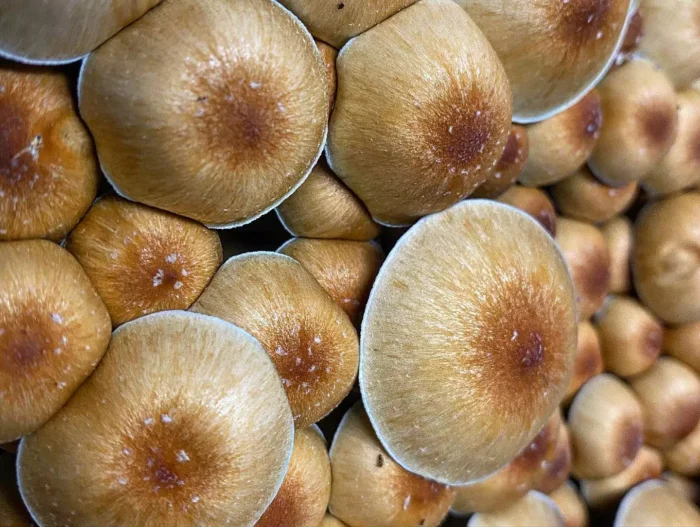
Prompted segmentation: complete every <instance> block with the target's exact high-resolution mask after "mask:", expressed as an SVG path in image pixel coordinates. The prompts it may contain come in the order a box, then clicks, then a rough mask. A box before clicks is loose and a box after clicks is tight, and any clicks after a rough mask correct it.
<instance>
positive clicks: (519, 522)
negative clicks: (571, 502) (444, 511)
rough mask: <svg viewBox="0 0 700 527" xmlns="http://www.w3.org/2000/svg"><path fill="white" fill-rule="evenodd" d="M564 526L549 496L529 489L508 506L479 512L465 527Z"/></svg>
mask: <svg viewBox="0 0 700 527" xmlns="http://www.w3.org/2000/svg"><path fill="white" fill-rule="evenodd" d="M533 525H537V527H564V525H565V524H564V516H562V513H561V511H560V510H559V507H557V504H556V503H554V501H552V500H551V499H550V497H549V496H547V495H545V494H542V493H540V492H537V491H535V490H531V491H530V492H528V493H527V494H526V495H525V497H523V498H520V499H519V500H518V501H516V502H515V503H514V504H512V505H511V506H510V507H507V508H504V509H501V510H499V511H496V512H480V513H477V514H475V515H473V516H472V517H471V518H469V521H468V522H467V527H532V526H533Z"/></svg>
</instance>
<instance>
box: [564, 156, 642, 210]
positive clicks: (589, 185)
mask: <svg viewBox="0 0 700 527" xmlns="http://www.w3.org/2000/svg"><path fill="white" fill-rule="evenodd" d="M636 197H637V182H636V181H630V182H629V183H627V184H626V185H623V186H621V187H610V186H608V185H606V184H605V183H601V182H600V181H598V180H597V179H596V178H594V177H593V175H592V174H591V172H590V170H588V169H587V168H585V167H584V168H582V169H581V170H579V171H578V172H576V173H575V174H574V175H572V176H569V177H568V178H566V179H564V180H562V181H560V182H559V183H557V184H556V185H554V187H553V188H552V198H553V199H554V204H555V205H556V206H557V209H558V210H559V211H560V212H561V213H562V214H564V215H566V216H569V217H571V218H575V219H578V220H583V221H590V222H592V223H602V222H605V221H608V220H610V219H612V218H613V217H614V216H617V215H618V214H623V213H624V212H625V211H626V210H627V209H628V208H629V206H630V205H632V203H633V202H634V198H636Z"/></svg>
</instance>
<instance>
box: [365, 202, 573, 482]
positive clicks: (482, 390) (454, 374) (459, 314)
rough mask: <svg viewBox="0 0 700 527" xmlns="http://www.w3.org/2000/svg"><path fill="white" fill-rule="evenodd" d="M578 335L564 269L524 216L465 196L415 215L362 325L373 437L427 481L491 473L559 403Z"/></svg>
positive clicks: (379, 282) (390, 259)
mask: <svg viewBox="0 0 700 527" xmlns="http://www.w3.org/2000/svg"><path fill="white" fill-rule="evenodd" d="M576 330H577V324H576V306H575V299H574V293H573V287H572V284H571V280H570V278H569V274H568V271H567V269H566V264H565V263H564V261H563V259H562V257H561V255H560V254H559V251H558V250H557V248H556V245H555V243H554V241H553V240H552V238H551V237H550V236H549V235H548V234H547V232H546V231H545V230H544V229H542V228H541V227H540V226H539V225H538V224H537V222H535V221H534V220H533V219H532V218H530V217H529V216H528V215H526V214H524V213H522V212H520V211H518V210H516V209H514V208H512V207H509V206H506V205H502V204H500V203H496V202H490V201H483V200H469V201H465V202H463V203H460V204H459V205H455V206H454V207H452V208H450V209H448V210H447V211H445V212H443V213H440V214H435V215H432V216H429V217H428V218H425V219H423V220H422V221H421V222H419V223H418V224H417V225H415V226H414V227H413V228H412V229H411V230H410V231H409V232H408V233H406V234H405V235H404V236H403V237H402V238H401V240H400V241H399V243H398V244H397V245H396V247H395V248H394V250H393V251H392V252H391V254H390V255H389V256H388V258H387V260H386V263H385V264H384V267H383V268H382V270H381V271H380V273H379V276H378V277H377V280H376V282H375V285H374V288H373V290H372V293H371V295H370V299H369V302H368V304H367V310H366V312H365V318H364V321H363V326H362V333H361V336H362V341H361V350H362V352H361V353H362V360H361V364H360V385H361V389H362V393H363V398H364V401H365V404H366V407H367V413H368V414H369V417H370V419H371V420H372V423H373V425H374V427H375V429H376V430H377V435H378V436H379V439H380V440H381V441H382V443H383V445H384V446H385V447H386V449H387V451H388V452H389V453H390V454H391V455H392V457H394V459H396V460H397V461H398V462H399V463H400V464H401V465H403V466H404V467H406V468H407V469H408V470H411V471H412V472H416V473H418V474H421V475H423V476H425V477H430V478H432V479H435V480H437V481H441V482H444V483H448V484H466V483H469V482H471V481H474V480H476V479H479V478H481V477H484V476H486V475H488V474H490V473H492V472H494V471H495V470H497V469H498V468H500V467H502V466H504V465H505V464H506V463H507V462H508V461H510V460H511V459H513V457H515V456H516V455H517V454H518V453H519V452H520V451H521V450H522V449H523V448H524V447H525V446H526V445H527V444H528V443H529V442H530V441H531V440H532V438H533V437H534V436H535V435H536V434H537V433H538V432H539V430H540V429H541V428H542V427H543V426H544V424H545V423H546V421H547V419H548V417H549V415H550V414H551V413H552V412H553V411H554V409H555V408H556V406H557V405H558V404H559V402H560V401H561V398H562V397H563V395H564V392H565V390H566V387H567V384H568V382H569V377H570V376H571V370H572V367H573V359H574V353H575V350H576ZM398 401H400V404H397V402H398Z"/></svg>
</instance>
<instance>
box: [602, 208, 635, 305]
mask: <svg viewBox="0 0 700 527" xmlns="http://www.w3.org/2000/svg"><path fill="white" fill-rule="evenodd" d="M600 230H601V232H602V233H603V236H605V240H606V241H607V242H608V249H609V250H610V292H611V293H616V294H624V293H629V292H630V290H631V288H632V285H631V283H632V277H631V274H630V265H631V262H630V257H631V255H632V238H633V236H634V235H633V232H632V222H631V221H630V220H629V219H628V218H627V217H625V216H618V217H616V218H613V219H611V220H610V221H608V222H607V223H605V224H604V225H602V226H601V227H600Z"/></svg>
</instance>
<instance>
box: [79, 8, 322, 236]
mask: <svg viewBox="0 0 700 527" xmlns="http://www.w3.org/2000/svg"><path fill="white" fill-rule="evenodd" d="M184 20H186V21H187V28H188V30H187V31H183V30H182V24H183V23H184V22H183V21H184ZM78 90H79V97H80V112H81V114H82V116H83V118H84V119H85V121H86V123H87V125H88V127H89V128H90V131H91V132H92V133H93V135H94V137H95V143H96V145H97V152H98V154H99V157H100V161H101V164H102V168H103V170H104V172H105V175H106V176H107V178H108V179H109V180H110V182H111V183H112V185H113V186H114V187H115V189H116V190H117V192H119V193H120V194H121V195H123V196H125V197H127V198H129V199H132V200H134V201H139V202H142V203H145V204H146V205H151V206H153V207H158V208H161V209H165V210H168V211H170V212H173V213H176V214H179V215H182V216H186V217H189V218H192V219H195V220H198V221H201V222H202V223H206V224H209V225H212V226H216V227H231V226H238V225H242V224H244V223H247V222H250V221H252V220H253V219H255V218H257V217H259V216H261V215H262V214H264V213H265V212H267V211H269V210H271V209H273V208H274V207H276V206H277V205H278V204H279V203H280V202H281V201H282V200H284V198H286V197H287V196H289V195H290V194H291V193H292V192H293V191H294V190H295V189H296V188H297V187H298V186H299V185H300V184H301V183H302V182H303V180H304V178H305V177H306V176H307V175H308V173H309V171H310V170H311V168H312V167H313V166H314V164H315V163H316V160H317V159H318V157H319V155H320V154H321V150H322V147H323V143H324V139H325V133H326V128H327V122H328V84H327V81H326V72H325V66H324V64H323V60H322V59H321V55H320V53H319V51H318V48H317V47H316V45H315V44H314V41H313V39H312V38H311V36H310V35H309V34H308V32H307V31H306V29H305V28H304V27H303V26H302V25H301V23H300V22H299V21H298V20H297V19H296V18H295V17H294V16H292V15H291V13H289V12H288V11H287V10H286V9H284V8H283V7H282V6H280V5H279V4H278V3H277V2H275V1H273V0H237V1H235V2H231V1H228V0H178V1H176V2H164V3H163V4H161V5H160V6H159V7H158V8H157V9H154V10H153V11H151V12H149V13H148V14H146V15H145V16H144V17H143V18H141V19H140V20H138V21H137V22H135V23H134V24H132V25H130V26H129V27H128V28H126V29H125V30H123V31H122V32H120V33H119V34H118V35H117V36H115V37H114V38H112V39H111V40H109V41H108V42H107V43H105V44H104V45H103V46H101V47H100V48H99V49H97V50H96V51H94V52H93V53H91V54H90V55H89V56H88V57H87V58H86V60H85V62H84V63H83V68H82V71H81V76H80V81H79V86H78Z"/></svg>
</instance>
